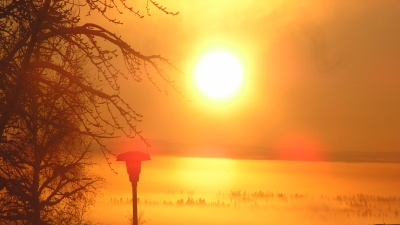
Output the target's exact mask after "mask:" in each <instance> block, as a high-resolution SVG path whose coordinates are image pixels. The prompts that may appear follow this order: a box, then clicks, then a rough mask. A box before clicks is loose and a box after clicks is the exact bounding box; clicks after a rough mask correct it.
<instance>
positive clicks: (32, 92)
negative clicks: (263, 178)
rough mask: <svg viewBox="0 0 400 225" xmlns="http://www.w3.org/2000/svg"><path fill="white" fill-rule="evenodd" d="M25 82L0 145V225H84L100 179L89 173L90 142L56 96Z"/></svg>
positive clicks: (59, 94)
mask: <svg viewBox="0 0 400 225" xmlns="http://www.w3.org/2000/svg"><path fill="white" fill-rule="evenodd" d="M29 78H30V77H29ZM28 80H29V81H30V82H29V84H30V85H26V86H25V93H29V95H27V96H25V97H24V100H25V101H24V105H23V106H21V109H23V110H24V111H23V112H21V113H20V114H21V115H24V116H15V117H13V119H14V124H15V126H14V127H12V128H9V132H8V133H7V135H8V136H7V141H6V142H4V143H1V145H0V146H1V148H2V149H1V150H2V152H1V153H2V154H1V158H0V159H1V161H0V179H1V180H2V186H1V187H0V188H1V189H3V190H2V191H0V198H1V199H2V201H0V221H1V222H0V224H9V223H11V222H14V223H15V224H26V223H27V224H33V225H39V224H84V223H85V222H86V220H87V217H86V213H87V209H88V205H90V203H91V201H92V200H93V198H92V197H93V196H94V194H95V190H96V187H98V186H99V185H100V181H101V180H102V179H101V178H99V177H97V176H94V175H92V174H91V173H90V172H89V169H90V166H92V165H93V163H92V162H91V148H90V141H88V140H87V137H86V136H84V135H82V134H81V133H80V132H78V129H77V126H79V121H77V119H76V118H75V117H73V116H72V115H73V114H74V113H75V112H74V110H73V109H72V108H70V106H69V105H67V104H65V103H64V102H63V101H62V98H63V97H64V95H63V94H62V93H59V92H55V91H54V90H52V89H50V88H40V89H38V88H37V87H38V84H37V83H36V82H35V81H34V80H33V79H32V80H30V79H28ZM76 97H79V96H76Z"/></svg>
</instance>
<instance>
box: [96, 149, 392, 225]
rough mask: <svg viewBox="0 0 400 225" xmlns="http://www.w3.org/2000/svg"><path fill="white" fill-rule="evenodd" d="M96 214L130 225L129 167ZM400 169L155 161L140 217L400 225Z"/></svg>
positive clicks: (152, 224)
mask: <svg viewBox="0 0 400 225" xmlns="http://www.w3.org/2000/svg"><path fill="white" fill-rule="evenodd" d="M114 167H115V169H116V170H117V171H118V173H119V174H118V175H113V174H112V173H111V172H110V171H109V170H108V169H107V168H103V170H102V173H103V174H104V175H105V176H107V178H108V184H107V185H106V187H105V188H104V189H103V195H102V196H101V197H99V199H98V201H97V204H96V205H95V209H94V212H93V214H92V217H93V220H94V221H96V222H99V223H100V224H129V222H128V221H129V216H130V215H131V190H130V183H129V181H128V177H127V174H126V171H125V165H124V163H120V164H116V165H114ZM398 177H400V164H377V163H338V162H289V161H250V160H230V159H207V158H172V157H160V156H158V157H157V156H153V157H152V160H151V161H147V162H143V164H142V173H141V176H140V181H139V187H138V196H139V200H140V204H139V212H141V213H142V214H143V218H144V219H145V220H146V221H147V223H146V224H149V225H169V224H171V225H172V224H174V225H179V224H182V225H183V224H227V225H228V224H229V225H232V224H237V225H239V224H260V225H261V224H271V223H273V224H374V223H384V222H385V223H399V222H400V192H399V191H398V187H400V181H399V179H398Z"/></svg>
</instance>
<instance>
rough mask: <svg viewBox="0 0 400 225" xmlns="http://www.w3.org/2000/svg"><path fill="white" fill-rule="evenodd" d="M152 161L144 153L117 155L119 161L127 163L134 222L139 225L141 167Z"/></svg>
mask: <svg viewBox="0 0 400 225" xmlns="http://www.w3.org/2000/svg"><path fill="white" fill-rule="evenodd" d="M145 160H150V155H149V154H147V153H144V152H138V151H131V152H125V153H122V154H119V155H117V161H125V163H126V170H127V172H128V174H129V181H130V182H131V184H132V210H133V215H132V222H133V225H138V212H137V182H138V181H139V174H140V170H141V168H140V166H141V164H142V161H145Z"/></svg>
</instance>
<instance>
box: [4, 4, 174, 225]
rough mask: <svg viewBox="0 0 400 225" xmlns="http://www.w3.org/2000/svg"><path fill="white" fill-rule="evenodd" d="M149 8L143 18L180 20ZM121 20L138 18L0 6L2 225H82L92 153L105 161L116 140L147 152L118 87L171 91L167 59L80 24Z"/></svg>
mask: <svg viewBox="0 0 400 225" xmlns="http://www.w3.org/2000/svg"><path fill="white" fill-rule="evenodd" d="M147 3H148V5H147V7H146V8H147V13H148V14H149V10H150V5H153V6H155V7H156V8H158V9H159V10H161V11H163V12H165V13H166V14H172V15H176V14H177V13H172V12H169V11H167V10H166V8H165V7H163V6H161V5H159V4H157V3H156V2H155V1H152V0H149V1H147ZM119 10H125V11H129V12H131V13H133V14H135V15H138V16H139V17H142V15H141V14H140V12H139V11H134V10H133V9H132V7H131V6H129V5H126V3H125V2H124V1H114V0H111V1H105V0H86V1H80V0H78V1H70V0H43V1H29V0H28V1H25V0H22V1H16V0H4V1H0V199H1V201H0V224H10V223H14V224H25V223H27V224H34V225H39V224H48V223H51V224H80V223H83V221H85V219H84V217H85V213H84V212H85V209H86V208H87V206H88V205H89V203H90V202H91V201H92V198H91V193H93V192H94V187H95V186H96V185H97V184H98V182H99V181H100V180H101V179H99V178H97V177H93V176H92V175H90V174H88V172H87V167H88V166H91V165H92V163H91V161H90V159H91V149H92V148H93V147H91V146H92V144H96V147H97V148H98V149H101V152H102V153H103V154H104V156H105V158H106V159H107V160H108V155H109V154H112V153H111V152H110V151H109V150H108V149H107V147H106V146H105V145H104V144H103V139H104V138H110V137H116V136H118V135H120V134H118V132H119V133H122V134H124V135H125V136H126V137H129V138H133V137H139V138H141V139H142V140H143V141H144V142H146V141H145V139H144V138H143V137H142V136H141V134H140V131H139V130H138V129H137V128H136V125H137V122H138V121H140V120H141V117H142V116H141V115H140V114H139V113H137V112H136V111H134V110H133V108H131V106H130V105H128V104H127V102H126V101H125V100H124V99H123V98H122V97H121V96H120V94H119V93H120V91H121V90H120V86H119V81H118V80H119V79H120V78H123V79H131V80H134V81H141V80H142V79H143V78H146V77H147V78H149V80H150V81H151V82H152V83H153V84H154V85H155V87H157V88H159V87H160V86H163V87H164V86H165V87H171V88H172V89H174V90H176V87H175V86H174V79H173V78H171V77H170V75H169V74H167V73H166V72H165V71H166V70H162V68H164V67H170V68H172V69H175V68H174V67H173V66H172V65H171V64H170V63H169V62H168V61H167V60H166V59H165V58H163V57H161V56H159V55H143V54H141V53H140V52H138V51H137V50H135V49H134V48H132V47H131V45H129V43H127V42H125V41H124V40H123V39H122V38H121V37H120V36H119V35H117V34H115V33H113V32H112V31H110V30H107V29H105V28H104V27H102V26H100V25H99V24H95V23H82V22H81V12H84V14H85V15H86V14H91V13H92V14H100V15H102V16H103V17H104V18H106V19H107V20H108V21H109V22H110V24H114V25H117V24H119V23H120V22H119V21H118V20H116V19H114V18H112V15H115V14H118V13H115V12H116V11H118V12H119ZM92 21H93V20H92ZM118 56H120V57H118ZM117 60H124V62H125V65H126V71H124V70H123V69H122V68H119V67H117V66H116V62H117ZM175 70H176V69H175ZM159 89H160V88H159ZM146 143H147V142H146ZM108 162H109V161H108ZM110 168H111V167H110ZM78 210H79V211H78Z"/></svg>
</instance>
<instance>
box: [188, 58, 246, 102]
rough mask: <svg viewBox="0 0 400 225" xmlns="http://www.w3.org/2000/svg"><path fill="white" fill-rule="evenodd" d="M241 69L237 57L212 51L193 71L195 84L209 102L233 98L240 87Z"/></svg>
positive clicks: (241, 79) (241, 80)
mask: <svg viewBox="0 0 400 225" xmlns="http://www.w3.org/2000/svg"><path fill="white" fill-rule="evenodd" d="M242 82H243V69H242V66H241V62H240V61H239V60H238V58H237V57H235V55H234V54H233V53H231V52H228V51H222V50H219V51H212V52H208V53H207V54H205V55H204V56H203V57H202V58H201V59H200V61H199V62H198V64H197V67H196V69H195V83H196V85H197V87H198V88H199V90H200V91H201V92H202V93H203V94H204V95H205V96H207V97H208V98H209V99H211V100H217V101H220V100H226V99H229V98H231V97H233V96H234V95H235V94H236V93H237V92H238V91H239V90H240V87H241V86H242Z"/></svg>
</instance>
